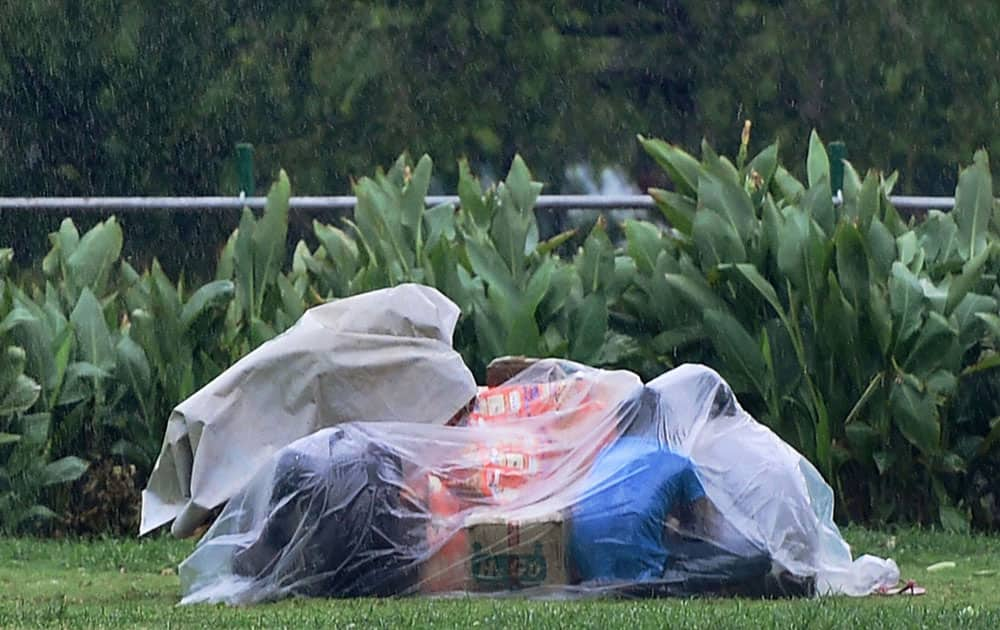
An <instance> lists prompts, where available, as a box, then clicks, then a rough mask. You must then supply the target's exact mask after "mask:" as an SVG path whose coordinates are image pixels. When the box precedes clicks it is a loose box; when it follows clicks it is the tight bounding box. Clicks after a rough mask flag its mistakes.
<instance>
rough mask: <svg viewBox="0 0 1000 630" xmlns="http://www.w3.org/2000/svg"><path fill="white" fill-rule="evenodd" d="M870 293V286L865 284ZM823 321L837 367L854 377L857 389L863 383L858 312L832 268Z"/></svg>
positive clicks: (824, 334) (865, 288) (866, 290)
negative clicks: (837, 359)
mask: <svg viewBox="0 0 1000 630" xmlns="http://www.w3.org/2000/svg"><path fill="white" fill-rule="evenodd" d="M864 290H865V293H866V294H867V293H868V287H867V286H865V287H864ZM821 310H822V317H823V319H822V321H823V322H824V324H825V326H824V330H823V336H824V340H823V341H824V342H826V343H827V344H829V348H830V349H831V350H833V352H834V356H838V357H839V361H838V365H837V370H839V371H843V372H845V373H847V374H849V375H850V376H851V378H852V379H854V385H855V387H857V388H858V389H860V388H861V387H863V386H864V383H862V382H861V374H860V369H859V367H860V356H859V354H860V351H861V348H859V347H858V315H857V310H856V308H855V307H854V306H852V305H851V303H850V301H849V300H848V299H847V297H846V296H845V295H844V292H843V291H842V290H841V287H840V284H839V283H838V282H837V278H836V277H835V276H834V274H833V271H831V272H830V279H829V281H828V282H827V294H826V299H825V303H824V306H823V307H822V309H821Z"/></svg>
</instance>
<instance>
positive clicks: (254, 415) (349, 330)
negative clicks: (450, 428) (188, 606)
mask: <svg viewBox="0 0 1000 630" xmlns="http://www.w3.org/2000/svg"><path fill="white" fill-rule="evenodd" d="M458 316H459V309H458V307H457V306H455V304H454V303H452V302H451V301H450V300H448V298H446V297H445V296H444V295H442V294H441V293H439V292H438V291H437V290H435V289H433V288H430V287H425V286H420V285H412V284H407V285H400V286H397V287H394V288H391V289H383V290H379V291H373V292H371V293H365V294H362V295H358V296H354V297H350V298H346V299H341V300H336V301H334V302H330V303H327V304H324V305H322V306H318V307H315V308H312V309H310V310H309V311H307V312H306V313H305V314H304V315H303V316H302V317H301V318H300V319H299V321H298V322H296V324H295V325H294V326H292V327H291V328H290V329H288V330H287V331H286V332H284V333H283V334H281V335H279V336H278V337H276V338H274V339H272V340H270V341H268V342H267V343H264V344H263V345H261V346H260V347H258V348H257V349H256V350H254V351H253V352H251V353H249V354H248V355H246V356H245V357H243V358H242V359H240V361H238V362H237V363H236V364H234V365H233V366H232V367H230V368H229V369H228V370H226V371H225V372H223V373H222V374H221V375H220V376H219V377H218V378H216V379H215V380H213V381H212V382H211V383H209V384H208V385H207V386H205V387H204V388H202V389H201V390H199V391H198V392H196V393H195V394H194V395H192V396H191V397H190V398H188V399H187V400H185V401H184V402H182V403H181V404H180V405H178V406H177V408H176V409H174V411H173V413H172V414H171V416H170V418H169V420H168V423H167V430H166V434H165V437H164V440H163V448H162V450H161V452H160V456H159V458H158V459H157V462H156V465H155V467H154V469H153V472H152V475H151V477H150V479H149V483H148V485H147V487H146V489H145V490H144V491H143V493H142V522H141V525H140V534H145V533H147V532H149V531H152V530H153V529H156V528H157V527H160V526H162V525H165V524H166V523H169V522H170V521H174V523H173V527H172V530H171V531H172V532H173V534H174V535H175V536H180V537H184V536H189V535H191V534H192V533H193V532H194V531H195V529H196V528H197V527H198V526H199V525H201V524H202V523H203V522H204V521H205V520H206V518H207V517H208V515H209V514H210V511H211V510H212V509H213V508H215V507H217V506H219V505H221V504H223V503H224V502H225V501H226V500H228V499H229V498H230V497H231V496H233V495H234V494H236V493H237V492H238V491H239V490H240V489H241V488H242V487H243V486H244V485H246V482H247V480H248V479H250V478H251V477H252V476H253V474H254V473H255V472H256V471H257V469H258V468H259V467H261V466H262V465H264V464H266V463H267V462H268V461H269V460H271V458H272V456H273V455H274V454H275V453H276V452H278V451H279V450H281V449H282V448H284V447H285V446H287V445H289V444H291V443H292V442H294V441H295V440H297V439H299V438H301V437H303V436H306V435H310V434H312V433H315V432H316V431H318V430H320V429H323V428H325V427H330V426H334V425H337V424H339V423H341V422H346V421H352V420H357V419H358V418H365V419H366V420H371V421H401V420H405V421H407V422H409V423H416V424H420V423H442V424H443V423H444V422H446V421H447V420H448V419H449V418H450V417H452V416H453V415H454V414H455V413H457V412H458V411H459V410H460V409H462V408H463V407H465V406H467V405H468V404H469V402H470V401H471V400H472V398H473V397H474V396H475V394H476V383H475V380H474V378H473V376H472V374H471V372H470V371H469V369H468V368H467V367H466V366H465V363H464V362H463V361H462V357H461V355H459V354H458V353H457V352H455V350H454V349H452V333H453V331H454V328H455V324H456V322H457V321H458Z"/></svg>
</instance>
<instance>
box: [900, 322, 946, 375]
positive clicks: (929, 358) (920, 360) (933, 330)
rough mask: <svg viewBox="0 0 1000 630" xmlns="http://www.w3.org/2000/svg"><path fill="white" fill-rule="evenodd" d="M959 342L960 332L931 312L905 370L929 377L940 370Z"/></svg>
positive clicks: (906, 361) (909, 356)
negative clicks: (953, 347) (940, 366)
mask: <svg viewBox="0 0 1000 630" xmlns="http://www.w3.org/2000/svg"><path fill="white" fill-rule="evenodd" d="M957 341H958V331H957V330H956V329H955V328H954V327H953V326H952V325H951V322H949V321H948V320H947V319H945V318H944V316H942V315H941V314H940V313H936V312H934V311H931V312H930V313H929V314H928V315H927V322H926V323H925V324H924V326H923V327H922V328H921V329H920V334H918V335H917V340H916V342H915V343H914V344H913V349H912V350H911V351H910V354H909V355H908V356H907V357H906V360H905V361H904V363H903V368H904V369H906V370H907V371H909V372H912V373H914V374H916V375H918V376H927V375H929V374H930V373H931V372H933V371H934V370H936V369H937V368H938V366H939V365H940V364H941V362H942V361H943V360H944V359H945V358H946V357H947V356H948V353H949V352H950V351H951V350H952V345H953V344H954V343H956V342H957Z"/></svg>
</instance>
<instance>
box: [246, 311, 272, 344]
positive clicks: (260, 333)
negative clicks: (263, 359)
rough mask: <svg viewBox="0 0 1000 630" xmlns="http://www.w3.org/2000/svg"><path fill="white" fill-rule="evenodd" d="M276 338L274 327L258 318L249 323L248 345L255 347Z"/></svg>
mask: <svg viewBox="0 0 1000 630" xmlns="http://www.w3.org/2000/svg"><path fill="white" fill-rule="evenodd" d="M277 336H278V333H277V332H276V331H275V330H274V327H273V326H271V325H270V324H268V323H267V322H265V321H262V320H260V319H258V318H256V317H255V318H253V319H252V320H251V321H250V343H251V344H253V347H255V348H256V347H257V346H259V345H261V344H262V343H264V342H267V341H270V340H271V339H274V338H275V337H277Z"/></svg>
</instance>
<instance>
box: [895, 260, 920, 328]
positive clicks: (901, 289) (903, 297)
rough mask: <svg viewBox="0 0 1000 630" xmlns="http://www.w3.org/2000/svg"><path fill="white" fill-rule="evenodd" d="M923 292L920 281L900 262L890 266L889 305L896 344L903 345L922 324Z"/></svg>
mask: <svg viewBox="0 0 1000 630" xmlns="http://www.w3.org/2000/svg"><path fill="white" fill-rule="evenodd" d="M923 297H924V292H923V289H921V287H920V281H919V280H918V279H917V277H916V276H915V275H914V274H913V272H912V271H910V270H909V269H907V268H906V266H905V265H904V264H903V263H901V262H895V263H893V264H892V276H891V277H890V278H889V304H890V307H891V310H892V315H893V320H894V326H893V327H894V328H895V329H896V343H897V344H901V343H905V342H906V340H907V339H909V338H910V336H911V335H913V333H915V332H916V331H917V330H918V329H919V328H920V326H921V324H922V323H923V316H924V306H923Z"/></svg>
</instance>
